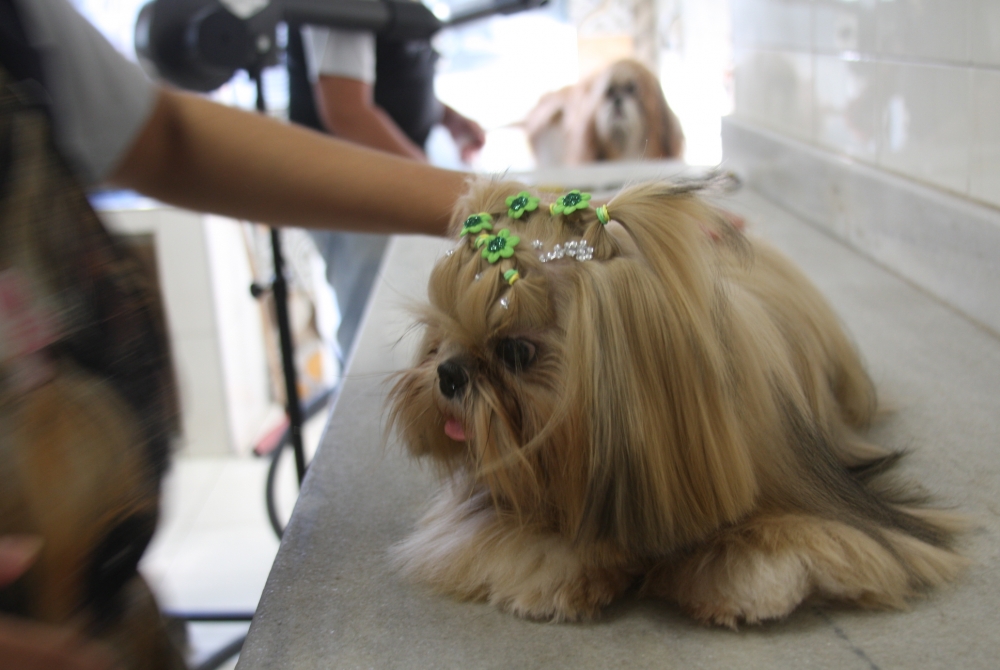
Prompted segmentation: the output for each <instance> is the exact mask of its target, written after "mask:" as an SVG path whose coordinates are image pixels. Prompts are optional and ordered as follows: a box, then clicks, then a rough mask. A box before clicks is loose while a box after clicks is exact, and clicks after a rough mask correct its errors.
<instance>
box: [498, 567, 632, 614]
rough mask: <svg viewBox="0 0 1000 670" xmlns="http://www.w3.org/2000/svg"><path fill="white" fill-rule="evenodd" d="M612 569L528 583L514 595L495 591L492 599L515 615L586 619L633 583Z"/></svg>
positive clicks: (582, 572) (585, 571) (595, 570)
mask: <svg viewBox="0 0 1000 670" xmlns="http://www.w3.org/2000/svg"><path fill="white" fill-rule="evenodd" d="M630 581H631V580H630V578H629V577H628V576H627V575H624V574H621V573H619V572H615V571H610V570H599V569H592V570H584V571H581V572H580V573H579V574H578V575H576V576H575V577H574V578H573V579H572V580H571V581H556V582H552V583H548V584H539V583H536V584H525V585H524V588H523V590H518V592H516V593H512V594H502V593H493V594H491V596H490V601H491V602H492V603H493V604H495V605H497V606H499V607H501V608H502V609H504V610H505V611H508V612H510V613H512V614H516V615H518V616H522V617H524V618H526V619H535V620H541V621H557V622H558V621H586V620H588V619H592V618H594V617H595V616H596V615H597V613H598V612H600V610H601V609H602V608H603V607H605V606H606V605H608V604H610V603H611V601H612V600H614V599H615V598H616V597H617V596H618V595H619V594H620V593H621V592H622V591H624V590H625V589H626V588H627V587H628V585H629V583H630Z"/></svg>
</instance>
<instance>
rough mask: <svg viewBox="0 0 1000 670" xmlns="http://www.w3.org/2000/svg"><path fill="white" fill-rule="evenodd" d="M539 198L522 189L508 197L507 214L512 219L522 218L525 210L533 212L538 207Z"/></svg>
mask: <svg viewBox="0 0 1000 670" xmlns="http://www.w3.org/2000/svg"><path fill="white" fill-rule="evenodd" d="M538 203H539V199H538V198H536V197H534V196H533V195H531V194H530V193H528V192H527V191H521V192H520V193H518V194H517V195H512V196H509V197H508V198H507V207H508V208H509V209H508V210H507V216H509V217H510V218H512V219H520V218H521V215H523V214H524V213H525V212H533V211H535V210H536V209H538Z"/></svg>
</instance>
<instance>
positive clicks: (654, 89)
mask: <svg viewBox="0 0 1000 670" xmlns="http://www.w3.org/2000/svg"><path fill="white" fill-rule="evenodd" d="M638 76H639V80H640V88H641V90H642V106H643V112H644V113H645V115H646V119H647V120H648V123H649V125H648V128H649V135H650V137H649V150H648V151H649V153H648V154H647V158H681V157H683V155H684V130H683V129H682V128H681V122H680V120H679V119H678V118H677V115H676V114H674V111H673V110H672V109H670V105H669V104H667V98H666V96H665V95H664V93H663V87H662V86H661V85H660V80H659V79H657V78H656V76H655V75H654V74H653V73H652V72H650V71H649V70H646V69H645V68H642V69H641V70H640V73H639V75H638ZM654 151H655V152H657V154H656V155H655V156H654V155H653V152H654Z"/></svg>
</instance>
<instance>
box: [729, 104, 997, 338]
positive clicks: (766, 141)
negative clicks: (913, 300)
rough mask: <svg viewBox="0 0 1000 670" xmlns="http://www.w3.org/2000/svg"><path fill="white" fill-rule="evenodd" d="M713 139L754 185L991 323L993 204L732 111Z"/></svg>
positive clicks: (994, 251) (994, 296)
mask: <svg viewBox="0 0 1000 670" xmlns="http://www.w3.org/2000/svg"><path fill="white" fill-rule="evenodd" d="M722 141H723V146H724V148H725V164H726V167H727V168H728V169H732V170H735V171H736V172H737V173H738V174H739V175H740V176H741V177H742V178H743V179H744V180H745V181H746V182H747V183H749V184H751V185H752V186H753V188H754V190H755V191H757V192H758V193H760V194H761V195H763V196H765V197H767V198H768V199H770V200H772V201H773V202H776V203H778V204H780V205H781V206H782V207H784V208H785V209H787V210H789V211H791V212H793V213H794V214H796V215H797V216H799V217H801V218H802V219H804V220H806V221H809V222H810V223H812V224H814V225H816V226H817V227H820V228H823V229H825V230H827V231H828V232H829V233H831V234H832V235H834V236H836V237H838V238H840V239H842V240H844V241H845V242H846V243H847V244H850V245H851V246H853V247H854V248H856V249H857V250H858V251H860V252H861V253H863V254H865V255H867V256H869V257H871V258H874V259H875V260H877V261H878V262H880V263H881V264H883V265H885V266H886V267H889V268H890V269H892V270H893V271H895V272H897V273H898V274H900V275H902V276H904V277H906V278H908V279H909V280H910V281H912V282H914V283H915V284H918V285H919V286H921V287H923V288H924V289H925V290H927V291H928V292H930V293H931V294H933V295H936V296H938V297H939V298H940V299H942V300H943V301H944V302H947V303H948V304H950V305H952V306H953V307H954V308H956V309H958V310H959V311H962V312H964V313H965V314H967V315H969V316H970V317H972V318H973V319H975V320H977V321H979V322H980V323H982V324H984V325H986V326H987V327H989V328H991V329H992V330H993V331H995V332H997V333H1000V292H998V291H997V290H996V287H997V286H998V285H1000V211H998V210H997V209H995V208H992V207H988V206H985V205H980V204H976V203H973V202H970V201H969V200H968V199H965V198H963V197H961V196H957V195H949V194H947V193H944V192H943V191H941V190H939V189H935V188H930V187H927V186H924V185H921V184H919V183H918V182H915V181H913V180H911V179H906V178H902V177H898V176H895V175H892V174H890V173H888V172H886V171H884V170H881V169H879V168H877V167H874V166H868V165H865V164H863V163H861V162H858V161H853V160H849V159H844V158H843V157H842V156H838V155H836V154H833V153H831V152H829V151H825V150H822V149H820V148H817V147H813V146H810V145H809V144H807V143H804V142H800V141H798V140H794V139H790V138H789V137H788V136H787V135H785V134H779V133H777V132H773V131H769V130H764V129H761V128H759V127H756V126H755V125H752V124H748V123H743V122H742V121H738V120H735V119H732V118H728V119H724V120H723V125H722Z"/></svg>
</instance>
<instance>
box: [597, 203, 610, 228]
mask: <svg viewBox="0 0 1000 670" xmlns="http://www.w3.org/2000/svg"><path fill="white" fill-rule="evenodd" d="M597 220H598V221H600V222H601V225H603V226H606V225H608V221H610V220H611V215H609V214H608V206H607V205H601V206H600V207H598V208H597Z"/></svg>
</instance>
